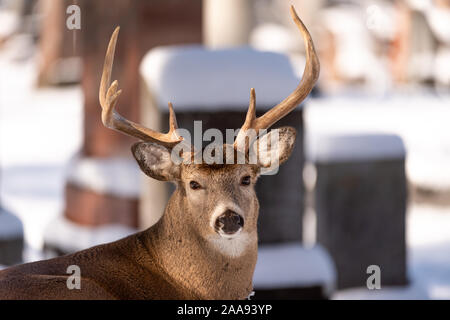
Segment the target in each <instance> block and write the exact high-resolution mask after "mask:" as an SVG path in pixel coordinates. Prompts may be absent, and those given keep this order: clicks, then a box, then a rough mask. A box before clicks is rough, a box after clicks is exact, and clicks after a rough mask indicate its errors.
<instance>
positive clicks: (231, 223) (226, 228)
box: [214, 210, 244, 236]
mask: <svg viewBox="0 0 450 320" xmlns="http://www.w3.org/2000/svg"><path fill="white" fill-rule="evenodd" d="M243 227H244V218H243V217H242V216H241V215H240V214H238V213H236V212H234V211H231V210H227V211H225V213H223V214H221V215H220V216H218V217H217V219H216V221H215V223H214V228H215V230H216V232H218V233H219V234H224V235H229V236H230V235H233V234H235V233H237V232H238V231H239V230H241V229H242V228H243Z"/></svg>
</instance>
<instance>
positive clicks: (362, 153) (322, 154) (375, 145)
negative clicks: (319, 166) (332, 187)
mask: <svg viewBox="0 0 450 320" xmlns="http://www.w3.org/2000/svg"><path fill="white" fill-rule="evenodd" d="M306 157H307V158H308V160H310V161H313V162H326V163H330V162H340V161H361V160H362V161H364V160H383V159H403V158H404V157H405V147H404V145H403V142H402V140H401V138H400V137H398V136H396V135H389V134H371V135H369V134H361V135H357V134H353V135H320V134H316V135H314V134H310V135H308V140H307V141H306Z"/></svg>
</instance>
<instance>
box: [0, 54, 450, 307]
mask: <svg viewBox="0 0 450 320" xmlns="http://www.w3.org/2000/svg"><path fill="white" fill-rule="evenodd" d="M0 70H1V74H0V169H1V184H0V187H1V188H0V199H1V202H2V205H3V206H5V207H6V208H8V209H9V210H10V211H12V212H14V213H15V214H17V215H18V216H19V217H20V218H21V219H22V221H23V222H24V226H25V236H26V241H27V244H28V249H27V251H26V260H27V261H30V260H36V259H38V258H40V255H39V251H38V250H39V249H40V248H41V246H42V240H43V232H44V230H45V228H46V227H47V226H48V224H49V223H50V222H51V221H52V220H54V218H56V217H58V216H59V215H60V214H61V211H62V208H63V186H64V180H65V177H66V167H67V164H68V162H69V161H70V159H71V157H73V156H74V154H75V153H76V152H77V150H78V149H79V147H80V145H81V141H82V107H81V105H82V93H81V90H80V88H79V87H69V88H64V89H42V90H36V89H34V88H33V84H34V75H35V69H34V64H33V63H22V64H15V63H11V62H10V61H9V60H8V57H7V56H5V54H4V52H3V53H2V52H0ZM449 101H450V100H449V99H448V98H442V97H441V98H439V97H436V96H431V95H429V94H421V93H408V94H397V95H389V96H385V97H382V98H377V99H367V97H359V98H358V97H355V96H344V97H334V98H321V99H317V100H310V104H309V107H308V108H307V113H306V117H305V119H306V123H307V130H308V132H310V133H311V132H323V131H325V130H327V131H330V130H333V131H336V132H337V131H339V132H344V131H351V132H354V133H358V132H369V131H370V132H372V131H376V132H380V131H382V132H389V133H397V134H399V135H400V136H401V137H402V138H403V139H404V141H405V143H406V146H407V151H408V176H409V178H410V180H411V181H412V182H414V183H418V184H423V185H425V186H432V187H433V188H435V189H439V190H447V189H449V188H448V186H449V185H450V170H447V167H446V165H447V164H448V163H449V161H450V130H448V129H447V126H448V119H450V109H448V102H449ZM407 228H408V230H407V231H408V232H407V234H408V239H407V241H408V262H409V263H408V266H409V273H410V279H411V281H412V285H411V286H410V287H408V288H406V289H395V288H383V289H382V290H381V291H376V292H373V291H371V292H369V291H368V290H367V289H352V290H345V291H341V292H337V294H336V295H335V296H334V298H336V299H358V298H393V299H395V298H433V299H434V298H438V299H441V298H447V299H450V208H448V207H438V206H431V205H420V206H419V205H412V206H411V208H410V210H409V212H408V221H407Z"/></svg>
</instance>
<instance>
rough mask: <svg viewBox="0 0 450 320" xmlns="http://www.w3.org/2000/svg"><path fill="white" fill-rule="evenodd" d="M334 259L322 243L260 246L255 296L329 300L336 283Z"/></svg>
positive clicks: (255, 276)
mask: <svg viewBox="0 0 450 320" xmlns="http://www.w3.org/2000/svg"><path fill="white" fill-rule="evenodd" d="M335 282H336V270H335V267H334V264H333V260H332V259H331V257H330V256H329V254H328V253H327V251H326V250H324V248H322V247H321V246H320V245H317V246H314V247H311V248H307V247H304V246H302V245H301V244H300V243H284V244H276V245H264V246H261V247H260V248H259V251H258V261H257V263H256V268H255V273H254V276H253V288H254V290H255V299H256V300H264V299H288V300H300V299H309V300H312V299H317V300H323V299H329V298H331V296H332V294H333V292H334V290H335V286H336V283H335Z"/></svg>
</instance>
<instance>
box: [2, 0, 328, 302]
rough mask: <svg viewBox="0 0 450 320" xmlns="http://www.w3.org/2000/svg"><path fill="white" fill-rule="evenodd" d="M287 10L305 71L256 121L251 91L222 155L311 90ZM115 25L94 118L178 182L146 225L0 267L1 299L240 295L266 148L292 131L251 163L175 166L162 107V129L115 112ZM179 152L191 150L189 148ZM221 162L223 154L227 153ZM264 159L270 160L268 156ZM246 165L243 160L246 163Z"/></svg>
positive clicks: (284, 145)
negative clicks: (75, 282) (76, 278)
mask: <svg viewBox="0 0 450 320" xmlns="http://www.w3.org/2000/svg"><path fill="white" fill-rule="evenodd" d="M291 15H292V18H293V20H294V22H295V24H296V25H297V27H298V29H299V31H300V33H301V34H302V36H303V40H304V43H305V48H306V65H305V69H304V74H303V77H302V79H301V80H300V83H299V84H298V86H297V87H296V88H295V90H294V91H293V92H292V93H291V94H290V95H289V96H288V97H287V98H285V99H284V100H283V101H281V102H280V103H279V104H278V105H276V106H275V107H273V108H271V109H270V110H269V111H267V112H266V113H264V114H263V115H261V116H260V117H256V113H255V106H256V98H255V90H254V89H251V94H250V103H249V107H248V111H247V115H246V118H245V121H244V124H243V125H242V127H241V130H239V132H238V134H237V136H236V139H235V141H234V143H233V144H232V145H223V147H224V150H226V152H224V154H223V158H224V160H226V159H229V158H230V157H236V156H238V155H241V156H242V155H243V156H244V157H245V159H248V153H249V152H250V148H251V147H252V146H255V145H258V142H259V141H260V140H261V139H263V138H264V136H270V135H271V134H272V132H274V130H272V131H270V132H269V133H267V134H266V135H264V136H255V137H253V138H252V139H249V138H248V137H246V132H249V131H251V130H262V129H268V128H270V127H271V126H272V125H274V124H275V123H276V122H277V121H278V120H280V119H281V118H283V117H284V116H286V115H287V114H288V113H289V112H291V111H292V110H294V109H295V108H296V107H297V106H298V105H299V104H300V103H301V102H302V101H303V100H304V99H305V98H306V97H307V96H308V95H309V93H310V92H311V90H312V89H313V87H314V85H315V83H316V81H317V79H318V76H319V71H320V65H319V60H318V57H317V55H316V52H315V49H314V44H313V41H312V39H311V36H310V34H309V32H308V30H307V28H306V27H305V25H304V24H303V22H302V21H301V20H300V18H299V17H298V15H297V13H296V11H295V8H294V7H293V6H291ZM118 33H119V28H117V29H116V30H115V31H114V33H113V34H112V36H111V39H110V42H109V45H108V48H107V52H106V57H105V62H104V66H103V73H102V79H101V83H100V89H99V100H100V105H101V107H102V122H103V124H104V125H105V126H106V127H108V128H110V129H113V130H116V131H119V132H121V133H124V134H127V135H130V136H132V137H135V138H137V139H139V140H140V141H139V142H137V143H135V144H134V145H133V146H132V148H131V151H132V154H133V156H134V158H135V159H136V161H137V163H138V165H139V167H140V169H141V170H142V171H143V172H144V173H145V174H146V175H147V176H148V177H150V178H154V179H157V180H160V181H167V182H171V183H174V184H175V185H176V189H175V191H174V192H173V193H172V195H171V197H170V199H169V201H168V203H167V206H166V208H165V211H164V214H163V215H162V217H161V218H160V220H159V221H158V222H156V223H155V224H154V225H153V226H151V227H149V228H148V229H146V230H144V231H141V232H138V233H136V234H133V235H131V236H128V237H126V238H124V239H121V240H118V241H116V242H112V243H107V244H103V245H99V246H95V247H93V248H90V249H86V250H83V251H80V252H76V253H73V254H70V255H66V256H62V257H57V258H53V259H50V260H44V261H38V262H33V263H28V264H22V265H18V266H13V267H10V268H8V269H5V270H3V271H1V272H0V299H50V300H52V299H76V300H85V299H86V300H90V299H102V300H103V299H107V300H109V299H112V300H113V299H154V300H159V299H163V300H172V299H177V300H178V299H179V300H197V299H201V300H203V299H205V300H208V299H220V300H240V299H247V297H249V294H251V293H252V291H253V284H252V278H253V272H254V269H255V265H256V261H257V252H258V236H257V220H258V212H259V202H258V198H257V195H256V193H255V189H254V186H255V183H256V182H257V180H258V178H259V176H260V173H261V170H262V168H265V167H267V166H268V165H269V164H268V162H267V156H268V154H273V153H272V152H276V155H277V158H276V160H278V161H279V164H282V163H283V162H285V161H286V160H287V159H288V158H289V156H290V154H291V152H292V149H293V146H294V142H295V139H296V131H295V129H294V128H292V127H283V128H279V129H277V130H278V143H277V144H276V149H274V150H270V152H268V153H266V155H265V156H264V157H265V158H264V157H262V158H264V159H259V158H258V160H257V161H256V162H254V163H250V162H248V163H247V162H244V163H232V164H229V163H227V162H226V161H224V162H221V163H213V164H206V163H201V164H197V163H195V162H194V163H193V162H189V161H183V162H181V163H176V162H174V161H173V158H172V157H171V150H173V149H174V148H175V147H176V146H177V145H179V144H180V143H182V142H183V137H182V136H180V135H179V134H178V132H177V129H178V127H177V121H176V116H175V112H174V109H173V106H172V104H171V103H169V130H168V132H167V133H161V132H157V131H154V130H152V129H149V128H146V127H144V126H142V125H140V124H137V123H134V122H132V121H130V120H127V119H125V118H123V117H122V116H120V115H119V114H118V113H117V112H116V109H115V107H116V103H117V101H118V98H119V96H120V94H121V90H118V83H117V81H114V82H113V83H112V84H111V85H110V80H111V73H112V68H113V60H114V53H115V47H116V42H117V38H118ZM190 150H191V151H186V152H183V153H182V157H183V159H189V158H191V159H192V157H193V156H194V154H195V152H198V151H196V150H194V149H192V148H191V149H190ZM225 158H226V159H225ZM268 159H269V162H270V161H271V160H270V159H272V158H268ZM246 161H247V160H246ZM70 266H77V267H78V268H79V270H80V286H79V288H75V289H73V288H72V289H69V288H68V285H67V282H68V280H69V277H70V275H68V274H67V269H68V267H70Z"/></svg>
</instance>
